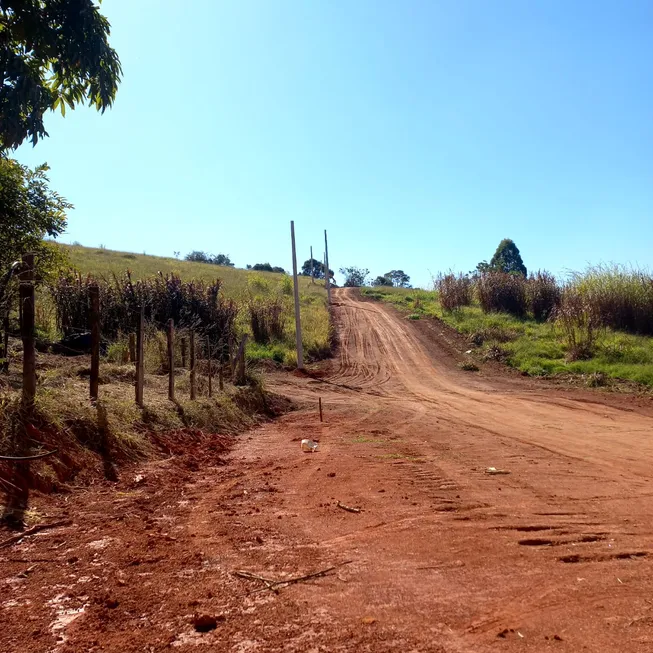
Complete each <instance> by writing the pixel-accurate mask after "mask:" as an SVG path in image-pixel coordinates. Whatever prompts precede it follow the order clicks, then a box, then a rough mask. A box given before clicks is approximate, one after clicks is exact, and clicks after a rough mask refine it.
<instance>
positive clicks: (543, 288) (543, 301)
mask: <svg viewBox="0 0 653 653" xmlns="http://www.w3.org/2000/svg"><path fill="white" fill-rule="evenodd" d="M526 294H527V297H528V306H529V310H530V312H531V313H532V314H533V317H534V318H535V319H536V320H537V321H538V322H546V321H547V320H548V319H549V317H551V315H552V314H553V311H554V310H555V309H556V307H557V306H558V305H559V304H560V298H561V289H560V286H559V285H558V282H557V280H556V278H555V277H554V276H553V275H552V274H550V273H549V272H547V271H546V270H544V271H538V272H537V273H536V274H531V276H530V277H529V278H528V282H527V283H526Z"/></svg>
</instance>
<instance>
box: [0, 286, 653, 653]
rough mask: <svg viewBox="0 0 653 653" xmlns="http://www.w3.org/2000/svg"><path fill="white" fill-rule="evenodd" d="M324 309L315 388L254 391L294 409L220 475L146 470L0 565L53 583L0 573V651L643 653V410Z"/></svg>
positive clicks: (374, 317) (375, 311)
mask: <svg viewBox="0 0 653 653" xmlns="http://www.w3.org/2000/svg"><path fill="white" fill-rule="evenodd" d="M334 303H335V306H334V314H335V320H336V324H337V328H338V332H339V337H340V348H339V352H338V356H337V358H336V360H334V361H333V362H332V364H331V369H330V370H329V371H327V373H326V375H325V376H324V377H323V378H320V376H319V375H315V376H314V377H312V378H311V377H308V378H307V377H303V376H295V375H286V374H278V375H272V376H271V377H270V378H269V379H268V383H269V385H271V386H272V388H273V389H275V390H277V391H279V392H283V393H285V394H287V395H289V396H292V397H293V398H294V399H295V400H296V402H298V404H299V406H300V409H299V410H297V411H295V412H293V413H290V414H288V415H286V416H285V417H283V418H281V419H279V420H278V421H276V422H271V423H268V424H266V425H264V426H262V427H260V428H258V429H256V430H254V431H252V432H251V433H250V434H246V435H244V436H242V437H241V438H240V439H239V440H238V443H237V445H236V446H235V448H234V449H233V451H232V454H231V455H230V457H229V461H228V463H229V464H228V465H227V466H216V467H211V468H201V467H200V468H199V469H198V466H197V465H194V466H191V467H189V468H188V470H190V471H188V470H187V471H185V472H184V475H183V476H181V477H180V478H179V479H178V480H177V481H176V482H175V483H170V482H169V481H168V482H166V478H167V475H169V474H170V473H171V472H170V470H169V469H168V468H167V467H166V466H165V465H163V466H162V465H161V464H157V465H150V466H147V467H146V468H145V469H144V470H143V475H144V477H145V478H146V479H149V480H148V481H146V482H145V483H143V484H140V485H135V484H132V485H130V486H127V487H124V488H123V489H122V491H121V492H116V490H114V489H113V488H111V489H107V488H102V489H100V490H93V489H91V490H90V491H89V492H87V493H86V494H85V496H84V497H83V498H81V497H80V498H79V499H78V500H76V501H74V502H71V503H70V504H68V505H67V507H66V510H67V512H68V514H69V515H70V517H71V518H72V519H73V520H74V521H75V525H74V526H73V527H66V528H62V529H59V530H58V531H56V532H51V533H48V534H45V533H44V534H43V535H42V536H41V535H39V536H38V537H35V538H33V540H32V541H30V542H26V543H23V544H20V545H18V546H17V547H16V548H15V550H13V551H12V556H14V557H16V558H18V557H20V559H21V560H29V559H37V558H44V559H45V558H47V559H52V560H54V561H55V562H56V561H58V563H57V564H54V565H52V564H47V563H44V564H43V565H42V567H40V568H38V573H37V572H36V571H32V572H30V573H29V574H27V575H26V577H25V578H21V579H20V580H19V579H18V577H17V574H18V572H21V571H24V566H22V567H21V566H14V567H12V566H10V563H9V561H8V560H6V559H5V561H4V564H5V566H6V568H7V569H8V570H10V571H9V575H8V576H6V584H7V587H12V592H13V594H12V597H11V598H10V599H9V600H6V601H5V603H4V605H3V619H4V620H5V621H4V622H3V625H6V624H8V623H9V624H10V627H8V628H5V629H4V630H3V629H0V650H3V651H5V650H6V651H8V653H13V651H30V652H32V651H33V652H36V651H44V650H48V651H56V652H57V653H70V652H72V651H87V650H89V651H90V650H93V651H100V650H102V651H115V652H118V651H120V652H121V653H123V652H124V651H144V650H146V651H164V650H180V651H195V650H198V649H197V646H198V645H201V646H203V647H204V648H203V649H202V650H209V651H235V652H239V653H244V652H246V651H292V652H295V651H296V652H300V651H370V652H386V651H387V652H390V651H424V652H427V651H428V652H432V651H435V652H438V651H440V652H447V653H454V652H462V651H465V652H470V653H472V652H473V653H477V652H485V651H508V652H510V651H529V652H533V653H535V652H537V653H539V652H540V651H548V650H555V651H565V652H570V653H571V652H574V653H576V652H577V651H596V652H597V653H598V652H599V651H600V652H601V653H603V652H605V651H616V650H619V651H623V652H626V653H630V652H636V651H637V652H639V651H649V650H651V651H653V635H652V634H651V626H652V625H653V603H652V602H651V598H650V597H651V596H652V591H653V574H652V571H651V553H652V551H651V536H652V535H653V533H652V530H653V529H652V527H651V525H652V523H653V521H652V518H653V508H652V507H651V506H652V502H651V495H652V494H653V488H651V477H652V476H653V450H652V444H651V442H650V434H651V426H652V425H653V418H652V417H651V414H652V413H651V409H650V408H647V407H646V406H645V405H643V404H642V402H638V401H636V400H635V399H631V398H628V397H614V396H607V395H602V394H599V393H589V392H579V391H576V390H569V391H566V392H564V391H559V390H552V389H549V388H547V387H546V386H545V385H544V384H537V383H533V382H531V381H527V380H522V379H515V378H512V377H511V378H508V377H502V376H501V375H498V374H494V373H492V372H491V371H484V372H482V373H480V374H470V373H467V372H463V371H461V370H459V369H458V368H457V367H456V360H457V358H456V357H457V356H460V354H459V352H457V351H456V350H455V347H453V346H452V344H451V338H450V335H449V334H447V333H446V331H445V330H444V328H443V327H441V326H440V325H439V323H438V322H435V321H434V322H426V321H424V323H423V324H419V325H417V324H415V323H413V322H411V321H408V320H405V319H403V318H402V317H401V316H399V315H398V314H397V313H396V312H395V311H393V310H392V309H390V308H388V307H386V306H383V305H380V304H375V303H371V302H366V301H362V300H361V299H360V297H359V296H358V295H357V294H356V291H350V290H342V289H339V290H336V291H335V292H334ZM318 397H321V398H322V399H323V404H324V408H325V422H324V423H320V421H319V417H318V413H317V399H318ZM307 436H310V437H314V438H316V439H319V441H320V448H319V451H318V452H317V453H315V454H303V453H302V452H301V450H300V441H301V440H302V438H304V437H307ZM166 464H172V462H171V463H166ZM490 467H494V468H496V469H497V470H501V471H505V472H506V473H505V474H488V473H487V470H488V468H490ZM339 504H340V505H339ZM342 505H344V506H348V507H353V508H357V509H360V512H351V511H348V510H344V509H343V508H342ZM44 509H45V508H44ZM57 516H60V515H57ZM57 547H63V548H61V550H60V549H58V548H57ZM71 561H72V562H71ZM343 563H347V564H343ZM12 564H13V563H12ZM25 564H26V563H25ZM331 567H334V569H333V570H332V571H330V572H328V573H326V574H325V575H320V576H319V577H311V578H309V579H307V580H306V581H302V582H297V583H295V584H293V585H291V586H288V587H285V588H283V589H280V590H279V592H278V593H275V592H273V591H271V590H270V588H268V587H266V586H265V585H264V583H263V582H262V581H257V580H256V578H253V579H252V576H254V577H256V576H260V577H263V578H269V579H283V578H296V577H303V576H311V574H313V573H315V572H319V571H320V570H324V569H329V568H331ZM237 571H238V572H245V573H244V574H241V575H235V573H234V572H237ZM43 606H45V608H43ZM12 611H13V612H12ZM7 615H8V616H7ZM202 615H204V616H207V615H208V616H209V617H211V616H213V617H215V616H216V615H217V617H219V618H217V619H216V620H215V627H212V629H211V630H210V631H209V632H198V631H196V630H195V628H194V626H193V623H194V621H193V620H194V619H196V618H198V617H201V616H202ZM18 617H20V619H19V618H18ZM7 619H9V621H7ZM66 619H69V621H68V622H65V620H66ZM64 622H65V623H64ZM202 623H204V622H202ZM207 623H208V622H207ZM211 623H213V621H211ZM36 631H38V632H39V633H40V634H39V635H30V633H32V632H36ZM32 641H33V642H34V645H33V647H32V648H29V647H28V646H26V645H25V643H26V642H32Z"/></svg>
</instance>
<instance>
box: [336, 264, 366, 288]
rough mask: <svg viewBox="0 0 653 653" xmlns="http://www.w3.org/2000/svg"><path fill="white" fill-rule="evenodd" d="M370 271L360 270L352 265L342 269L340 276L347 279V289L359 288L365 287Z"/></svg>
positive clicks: (345, 284)
mask: <svg viewBox="0 0 653 653" xmlns="http://www.w3.org/2000/svg"><path fill="white" fill-rule="evenodd" d="M369 273H370V271H369V270H368V269H367V268H358V267H356V266H355V265H350V266H349V267H347V268H340V274H342V275H343V276H344V277H345V283H344V286H345V288H358V287H359V286H364V285H365V281H366V279H367V277H368V275H369Z"/></svg>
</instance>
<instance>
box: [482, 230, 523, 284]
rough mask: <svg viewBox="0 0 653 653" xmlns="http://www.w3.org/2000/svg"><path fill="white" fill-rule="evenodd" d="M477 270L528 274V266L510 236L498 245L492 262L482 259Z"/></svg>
mask: <svg viewBox="0 0 653 653" xmlns="http://www.w3.org/2000/svg"><path fill="white" fill-rule="evenodd" d="M476 271H477V272H478V273H481V274H483V273H484V272H506V273H508V274H521V275H523V276H526V275H527V270H526V266H525V265H524V261H522V257H521V254H520V253H519V248H518V247H517V245H515V243H514V241H512V240H510V238H504V239H503V240H502V241H501V242H500V243H499V245H498V247H497V249H496V251H495V252H494V255H493V256H492V258H491V259H490V262H489V263H488V262H487V261H481V262H480V263H479V264H478V265H477V266H476Z"/></svg>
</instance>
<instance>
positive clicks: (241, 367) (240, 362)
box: [236, 334, 248, 385]
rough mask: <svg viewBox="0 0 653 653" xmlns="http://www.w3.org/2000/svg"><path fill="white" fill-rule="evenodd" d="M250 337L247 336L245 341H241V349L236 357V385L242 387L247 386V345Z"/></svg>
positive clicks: (244, 337)
mask: <svg viewBox="0 0 653 653" xmlns="http://www.w3.org/2000/svg"><path fill="white" fill-rule="evenodd" d="M247 338H248V335H247V334H245V335H244V336H243V339H242V340H241V341H240V347H238V355H237V356H236V361H237V363H236V368H237V371H236V383H237V384H240V385H244V384H245V346H246V345H247Z"/></svg>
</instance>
